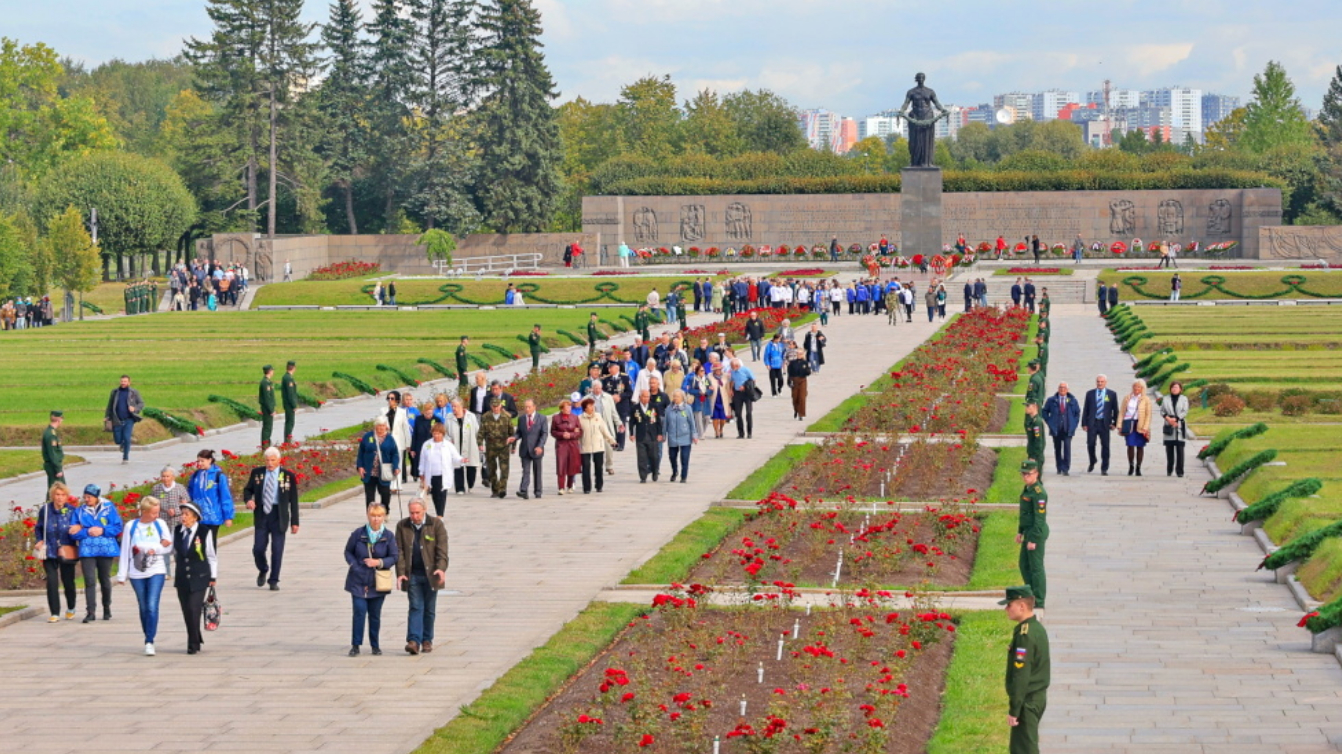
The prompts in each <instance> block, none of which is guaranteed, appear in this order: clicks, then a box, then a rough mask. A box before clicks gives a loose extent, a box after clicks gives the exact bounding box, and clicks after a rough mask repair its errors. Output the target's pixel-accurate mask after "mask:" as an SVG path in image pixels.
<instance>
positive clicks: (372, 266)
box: [308, 260, 382, 280]
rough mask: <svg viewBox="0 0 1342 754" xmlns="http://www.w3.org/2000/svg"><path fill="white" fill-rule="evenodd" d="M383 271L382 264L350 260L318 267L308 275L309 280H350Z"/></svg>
mask: <svg viewBox="0 0 1342 754" xmlns="http://www.w3.org/2000/svg"><path fill="white" fill-rule="evenodd" d="M381 271H382V264H381V263H380V262H357V261H354V260H349V261H346V262H336V263H335V264H330V265H327V266H325V267H318V268H317V269H315V270H313V271H312V273H311V274H310V275H308V280H348V279H349V278H357V277H363V276H364V275H372V274H374V273H377V272H381Z"/></svg>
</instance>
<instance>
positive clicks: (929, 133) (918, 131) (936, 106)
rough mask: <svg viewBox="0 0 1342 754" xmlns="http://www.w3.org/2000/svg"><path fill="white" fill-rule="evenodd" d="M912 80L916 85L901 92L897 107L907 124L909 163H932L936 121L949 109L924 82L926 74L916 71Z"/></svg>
mask: <svg viewBox="0 0 1342 754" xmlns="http://www.w3.org/2000/svg"><path fill="white" fill-rule="evenodd" d="M913 80H914V81H915V82H917V84H918V85H917V86H915V87H914V88H912V89H910V90H909V91H908V92H907V93H906V94H905V95H904V104H903V105H901V106H900V108H899V117H901V118H903V119H904V120H905V121H907V122H908V124H909V167H914V168H930V167H935V165H933V164H932V155H933V153H934V152H935V151H936V149H935V147H936V124H937V121H938V120H941V119H942V118H945V117H946V116H948V115H950V113H949V112H948V111H947V110H946V108H944V107H942V106H941V103H940V102H938V101H937V93H936V92H934V91H932V90H931V89H930V88H928V87H926V86H923V82H924V81H926V80H927V76H926V75H925V74H922V73H919V74H918V75H916V76H914V77H913ZM910 105H912V106H913V109H912V110H911V111H910V109H909V106H910Z"/></svg>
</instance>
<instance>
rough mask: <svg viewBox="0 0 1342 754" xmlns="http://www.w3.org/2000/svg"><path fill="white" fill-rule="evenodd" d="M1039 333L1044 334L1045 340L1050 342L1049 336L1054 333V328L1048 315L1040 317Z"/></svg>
mask: <svg viewBox="0 0 1342 754" xmlns="http://www.w3.org/2000/svg"><path fill="white" fill-rule="evenodd" d="M1039 334H1040V335H1042V336H1044V342H1045V343H1047V342H1048V336H1050V335H1052V334H1053V328H1052V327H1051V326H1050V325H1049V322H1048V315H1045V316H1043V317H1040V318H1039Z"/></svg>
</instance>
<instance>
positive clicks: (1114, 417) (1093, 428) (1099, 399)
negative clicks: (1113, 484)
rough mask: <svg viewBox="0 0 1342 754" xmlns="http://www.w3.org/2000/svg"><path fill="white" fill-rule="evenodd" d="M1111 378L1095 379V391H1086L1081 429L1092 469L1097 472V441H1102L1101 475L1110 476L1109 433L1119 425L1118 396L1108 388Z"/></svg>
mask: <svg viewBox="0 0 1342 754" xmlns="http://www.w3.org/2000/svg"><path fill="white" fill-rule="evenodd" d="M1108 384H1109V378H1107V377H1105V376H1104V375H1102V374H1101V375H1099V376H1097V377H1096V378H1095V389H1094V390H1088V391H1086V404H1085V405H1084V406H1083V407H1082V408H1081V428H1082V429H1084V430H1086V452H1087V453H1089V454H1090V468H1088V469H1086V473H1087V474H1089V473H1090V472H1092V471H1094V470H1095V441H1096V440H1099V441H1100V475H1101V476H1109V433H1110V432H1113V430H1114V427H1115V426H1117V424H1118V394H1117V393H1115V392H1114V391H1112V390H1110V389H1109V388H1108V387H1107V386H1108Z"/></svg>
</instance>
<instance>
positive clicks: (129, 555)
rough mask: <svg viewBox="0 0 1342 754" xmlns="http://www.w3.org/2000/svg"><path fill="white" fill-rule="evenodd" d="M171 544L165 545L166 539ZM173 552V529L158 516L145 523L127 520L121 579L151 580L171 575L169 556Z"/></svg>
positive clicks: (118, 571) (122, 547)
mask: <svg viewBox="0 0 1342 754" xmlns="http://www.w3.org/2000/svg"><path fill="white" fill-rule="evenodd" d="M165 539H166V540H167V541H168V544H166V545H165V544H163V540H165ZM171 554H172V530H171V529H169V528H168V525H167V524H165V523H163V522H162V521H160V520H158V519H155V520H153V521H151V522H149V523H147V524H146V523H143V522H141V521H140V519H139V518H134V519H131V520H130V521H128V522H127V523H126V527H125V529H124V530H123V531H122V533H121V565H120V567H119V568H118V569H117V581H120V582H125V581H126V579H127V578H132V579H147V578H149V577H150V576H167V575H168V556H169V555H171Z"/></svg>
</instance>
